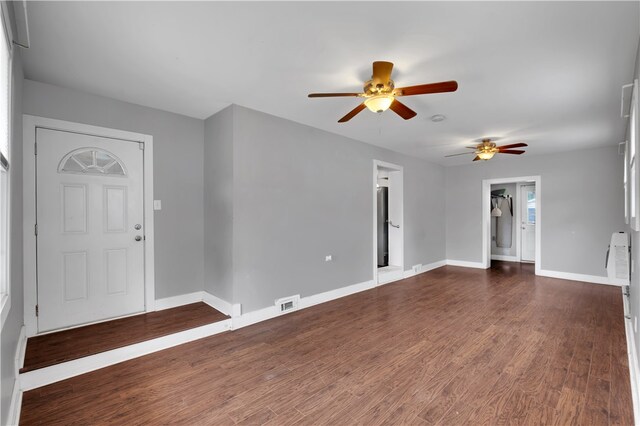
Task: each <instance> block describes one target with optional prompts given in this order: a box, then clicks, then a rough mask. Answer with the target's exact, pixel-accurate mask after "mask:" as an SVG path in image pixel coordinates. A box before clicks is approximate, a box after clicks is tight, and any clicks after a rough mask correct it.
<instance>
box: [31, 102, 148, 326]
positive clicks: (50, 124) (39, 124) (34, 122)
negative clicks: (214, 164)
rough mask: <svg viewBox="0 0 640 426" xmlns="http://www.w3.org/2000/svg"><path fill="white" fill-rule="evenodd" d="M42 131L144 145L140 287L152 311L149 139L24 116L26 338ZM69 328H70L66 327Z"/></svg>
mask: <svg viewBox="0 0 640 426" xmlns="http://www.w3.org/2000/svg"><path fill="white" fill-rule="evenodd" d="M37 128H45V129H51V130H59V131H65V132H73V133H83V134H87V135H91V136H100V137H105V138H111V139H120V140H126V141H133V142H142V143H144V151H143V169H144V184H143V193H144V200H143V204H144V221H145V244H144V287H145V291H144V294H145V296H144V297H145V311H146V312H151V311H154V310H155V273H154V271H155V269H154V226H153V136H150V135H144V134H141V133H133V132H127V131H124V130H115V129H109V128H106V127H97V126H90V125H88V124H81V123H73V122H69V121H63V120H54V119H51V118H44V117H38V116H34V115H28V114H24V115H23V116H22V129H23V141H24V145H23V172H22V177H23V185H24V187H23V217H24V231H23V232H24V233H23V235H24V249H23V252H24V324H25V328H26V334H27V336H28V337H29V336H35V335H36V334H38V321H37V317H36V312H35V306H36V304H37V302H38V295H37V291H38V288H37V282H36V276H37V267H38V265H37V263H36V259H37V256H36V236H35V224H36V163H35V144H36V129H37ZM70 328H71V327H70Z"/></svg>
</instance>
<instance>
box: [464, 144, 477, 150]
mask: <svg viewBox="0 0 640 426" xmlns="http://www.w3.org/2000/svg"><path fill="white" fill-rule="evenodd" d="M465 148H469V149H478V145H476V146H465Z"/></svg>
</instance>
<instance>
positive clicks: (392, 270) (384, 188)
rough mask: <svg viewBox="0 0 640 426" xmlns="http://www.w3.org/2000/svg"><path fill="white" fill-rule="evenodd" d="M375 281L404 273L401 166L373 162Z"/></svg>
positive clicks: (399, 276)
mask: <svg viewBox="0 0 640 426" xmlns="http://www.w3.org/2000/svg"><path fill="white" fill-rule="evenodd" d="M373 191H374V194H373V207H374V208H373V214H374V221H373V222H374V223H373V225H374V226H373V242H374V247H373V254H374V258H373V266H374V272H373V274H374V281H375V282H376V283H378V284H384V283H388V282H391V281H396V280H399V279H402V278H403V276H404V229H403V171H402V167H401V166H398V165H395V164H390V163H385V162H382V161H378V160H374V163H373Z"/></svg>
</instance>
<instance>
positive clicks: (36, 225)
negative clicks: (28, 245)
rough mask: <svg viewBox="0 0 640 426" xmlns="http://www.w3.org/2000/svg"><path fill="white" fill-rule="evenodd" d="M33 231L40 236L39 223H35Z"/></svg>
mask: <svg viewBox="0 0 640 426" xmlns="http://www.w3.org/2000/svg"><path fill="white" fill-rule="evenodd" d="M33 233H34V235H35V236H36V237H37V236H38V224H37V223H36V224H35V225H33Z"/></svg>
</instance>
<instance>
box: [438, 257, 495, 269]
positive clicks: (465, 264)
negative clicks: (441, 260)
mask: <svg viewBox="0 0 640 426" xmlns="http://www.w3.org/2000/svg"><path fill="white" fill-rule="evenodd" d="M445 262H447V265H449V266H461V267H463V268H477V269H488V268H489V267H488V266H485V264H484V263H483V262H469V261H467V260H455V259H447V260H446V261H445Z"/></svg>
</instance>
